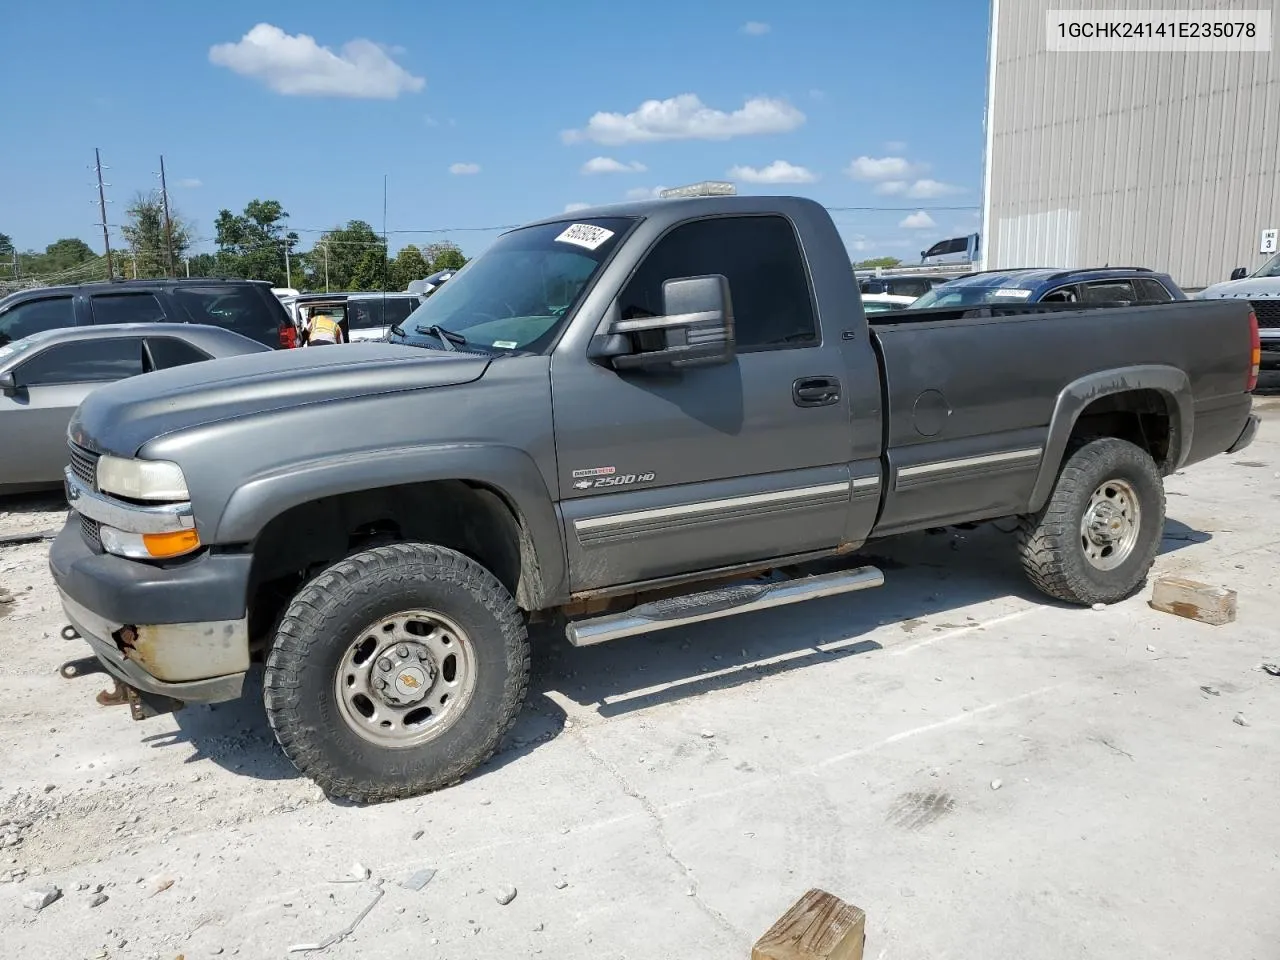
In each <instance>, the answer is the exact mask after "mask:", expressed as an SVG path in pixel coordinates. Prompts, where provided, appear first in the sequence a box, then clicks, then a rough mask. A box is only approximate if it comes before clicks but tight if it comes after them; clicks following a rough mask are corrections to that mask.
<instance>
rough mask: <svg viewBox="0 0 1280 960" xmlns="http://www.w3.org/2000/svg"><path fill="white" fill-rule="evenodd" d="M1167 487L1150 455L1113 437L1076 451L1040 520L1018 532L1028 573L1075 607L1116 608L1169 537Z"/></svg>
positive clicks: (1143, 576)
mask: <svg viewBox="0 0 1280 960" xmlns="http://www.w3.org/2000/svg"><path fill="white" fill-rule="evenodd" d="M1164 510H1165V497H1164V481H1163V479H1162V478H1161V476H1160V470H1159V468H1158V467H1157V466H1156V464H1155V461H1154V460H1152V459H1151V456H1150V454H1148V453H1147V452H1146V451H1145V450H1143V449H1141V448H1140V447H1137V446H1135V445H1134V444H1132V443H1129V442H1128V441H1126V440H1118V439H1116V438H1114V437H1106V438H1103V439H1100V440H1092V441H1090V442H1088V443H1086V444H1084V445H1083V446H1081V447H1080V448H1079V449H1077V450H1076V451H1075V452H1074V453H1072V454H1071V456H1070V457H1069V458H1068V459H1067V462H1066V463H1065V464H1064V465H1063V468H1062V472H1061V473H1060V474H1058V480H1057V482H1056V483H1055V484H1054V488H1053V493H1052V494H1051V495H1050V497H1049V500H1048V502H1047V503H1046V504H1045V505H1044V508H1043V509H1041V511H1040V512H1039V513H1038V514H1035V515H1033V516H1027V517H1023V518H1022V521H1021V524H1020V526H1019V550H1020V553H1021V557H1022V567H1023V570H1024V571H1025V572H1026V574H1027V577H1028V578H1029V579H1030V580H1031V582H1032V583H1033V584H1034V585H1035V586H1036V587H1037V588H1038V589H1039V590H1041V591H1042V592H1044V593H1046V594H1048V595H1049V596H1051V597H1053V598H1055V599H1057V600H1065V601H1066V602H1068V603H1077V604H1085V605H1089V604H1094V603H1115V602H1116V601H1118V600H1123V599H1125V598H1126V597H1129V596H1131V595H1132V594H1134V593H1135V592H1137V591H1138V590H1139V589H1141V587H1142V585H1143V583H1144V582H1145V581H1146V577H1147V573H1148V572H1149V571H1150V569H1151V564H1152V563H1153V562H1155V557H1156V553H1157V552H1158V551H1159V549H1160V538H1161V535H1162V533H1163V531H1164Z"/></svg>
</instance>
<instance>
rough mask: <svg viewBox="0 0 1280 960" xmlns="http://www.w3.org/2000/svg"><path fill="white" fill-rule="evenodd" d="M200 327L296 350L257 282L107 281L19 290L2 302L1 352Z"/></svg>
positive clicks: (289, 325)
mask: <svg viewBox="0 0 1280 960" xmlns="http://www.w3.org/2000/svg"><path fill="white" fill-rule="evenodd" d="M166 321H167V322H171V323H203V324H208V325H209V326H214V327H223V328H224V329H227V330H231V331H233V332H235V333H238V334H240V335H241V336H244V337H248V338H249V339H250V340H257V341H258V342H259V343H261V344H264V345H265V346H268V347H277V348H278V347H294V346H297V333H296V331H295V330H294V326H293V322H292V321H291V320H290V319H289V314H288V313H287V312H286V311H285V309H284V307H283V306H282V305H281V304H280V301H279V300H278V299H276V296H275V294H273V293H272V292H271V284H269V283H266V282H265V281H259V280H215V279H209V278H201V279H194V278H193V279H190V280H111V281H106V282H98V283H82V284H78V285H75V286H65V287H37V288H35V289H33V290H20V291H18V292H17V293H12V294H10V295H9V296H7V297H5V298H4V299H3V300H0V347H3V346H4V345H5V344H7V343H9V342H10V341H13V340H21V339H22V338H23V337H26V336H30V335H31V334H33V333H40V332H41V331H44V330H56V329H59V328H61V327H76V326H89V325H91V324H97V323H163V322H166Z"/></svg>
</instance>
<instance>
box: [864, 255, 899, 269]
mask: <svg viewBox="0 0 1280 960" xmlns="http://www.w3.org/2000/svg"><path fill="white" fill-rule="evenodd" d="M900 266H902V261H901V260H899V259H898V258H897V257H872V258H871V259H870V260H859V261H858V262H857V263H855V264H854V265H853V269H855V270H874V269H875V268H876V267H900Z"/></svg>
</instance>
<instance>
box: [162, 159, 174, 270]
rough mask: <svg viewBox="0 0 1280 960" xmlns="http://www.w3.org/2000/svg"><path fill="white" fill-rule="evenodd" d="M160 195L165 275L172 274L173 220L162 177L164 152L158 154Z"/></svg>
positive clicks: (166, 185)
mask: <svg viewBox="0 0 1280 960" xmlns="http://www.w3.org/2000/svg"><path fill="white" fill-rule="evenodd" d="M160 196H161V197H162V198H163V200H164V248H165V253H166V255H167V259H168V264H169V268H168V270H167V271H166V272H165V276H166V277H172V276H173V222H172V221H171V220H170V219H169V186H168V184H167V183H166V182H165V179H164V154H163V153H162V154H160Z"/></svg>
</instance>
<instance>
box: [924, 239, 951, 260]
mask: <svg viewBox="0 0 1280 960" xmlns="http://www.w3.org/2000/svg"><path fill="white" fill-rule="evenodd" d="M949 243H950V241H949V240H942V241H940V242H938V243H935V244H934V245H933V246H932V247H930V248H929V249H928V250H926V251H925V252H924V255H925V256H926V257H940V256H942V255H943V254H944V253H946V252H947V246H948V244H949Z"/></svg>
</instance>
